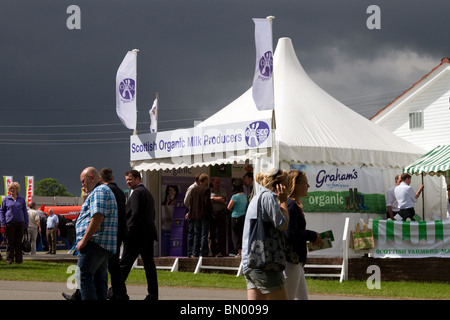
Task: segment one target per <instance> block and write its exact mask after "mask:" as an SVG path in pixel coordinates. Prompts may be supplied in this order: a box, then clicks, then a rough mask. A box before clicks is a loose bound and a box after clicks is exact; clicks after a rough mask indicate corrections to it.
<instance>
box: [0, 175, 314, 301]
mask: <svg viewBox="0 0 450 320" xmlns="http://www.w3.org/2000/svg"><path fill="white" fill-rule="evenodd" d="M255 180H256V182H257V183H258V184H259V185H260V188H259V191H258V192H257V193H256V192H254V191H255V189H254V188H253V174H252V173H251V172H249V173H247V174H246V175H245V176H244V178H243V179H237V180H234V181H233V186H232V188H233V195H232V196H231V197H230V198H229V199H228V195H227V194H226V191H225V190H224V189H223V188H221V187H220V180H219V179H218V178H213V179H212V181H211V182H212V185H211V187H210V179H209V176H208V175H207V174H200V175H198V176H197V177H196V181H195V183H193V184H192V185H191V186H190V187H189V188H188V190H187V192H186V196H185V199H184V201H185V204H186V207H187V208H188V211H187V214H186V218H187V219H188V220H189V234H188V254H189V255H191V256H194V257H197V256H210V255H211V254H210V252H211V253H212V254H213V255H214V256H218V257H220V256H223V255H224V254H226V253H227V252H226V249H225V248H226V246H225V243H224V241H225V238H226V237H225V236H224V229H223V228H225V227H226V225H227V222H226V221H227V220H226V219H227V214H230V217H229V218H230V219H231V229H232V240H233V246H234V248H235V250H236V257H238V258H240V259H242V264H243V273H244V276H245V279H246V283H247V296H248V299H307V298H308V294H307V288H306V282H305V276H304V270H303V266H304V264H305V262H306V255H307V249H306V242H307V241H310V242H314V243H315V244H320V242H321V238H320V236H319V234H318V233H317V232H315V231H311V230H307V229H306V219H305V215H304V212H303V206H302V201H301V198H303V197H306V195H307V192H308V188H309V184H308V179H307V177H306V175H305V173H304V172H302V171H299V170H290V171H289V172H287V171H284V170H281V169H272V170H269V171H267V172H265V173H258V175H257V176H256V177H255ZM80 181H81V185H82V190H83V193H84V198H85V200H84V203H83V205H82V206H81V210H80V214H79V216H78V218H77V220H76V226H75V227H76V250H77V251H78V252H79V258H78V263H77V265H78V268H77V272H76V276H75V279H76V282H77V285H78V289H77V290H76V291H75V293H73V294H72V295H67V294H63V295H64V296H65V297H66V298H67V299H72V300H74V299H75V300H76V299H83V300H94V299H98V300H105V299H112V300H127V299H128V295H127V290H126V285H125V281H126V279H127V277H128V275H129V272H130V270H131V268H132V266H133V264H134V262H135V261H136V259H137V257H138V256H139V255H140V256H141V258H142V261H143V264H144V269H145V275H146V278H147V291H148V295H147V299H149V300H156V299H158V281H157V273H156V266H155V262H154V258H153V256H154V252H153V247H154V246H153V244H154V241H155V240H157V231H156V226H155V202H154V199H153V197H152V195H151V193H150V192H149V191H148V190H147V188H146V187H145V186H144V185H143V184H142V182H141V176H140V173H139V172H138V171H136V170H130V171H128V172H126V174H125V181H126V183H127V185H128V187H129V188H130V189H131V190H132V193H131V195H130V197H129V198H128V201H126V200H125V196H124V194H123V191H121V190H120V188H118V187H117V185H116V184H115V182H114V176H113V173H112V170H111V169H109V168H104V169H102V171H101V172H98V171H97V170H96V169H95V168H93V167H88V168H86V169H84V170H83V171H82V172H81V174H80ZM8 191H10V195H9V196H8V197H6V198H5V199H4V201H3V202H2V206H1V208H0V224H1V227H2V228H4V229H5V232H6V235H7V238H8V248H7V261H9V263H12V262H13V261H14V260H15V262H17V263H21V262H22V251H21V250H20V249H19V242H20V241H21V240H22V237H23V232H24V230H25V228H28V227H31V228H36V232H37V230H40V228H41V226H40V225H39V219H36V218H35V217H34V215H35V212H34V211H31V210H34V208H31V210H30V215H29V213H28V212H27V209H26V204H25V201H24V199H23V198H22V197H21V196H20V195H19V194H18V191H19V186H18V184H17V183H12V184H11V186H10V187H9V190H8ZM258 206H259V208H260V209H259V213H258ZM258 214H261V218H262V220H263V221H264V223H265V224H266V226H267V227H266V229H267V230H266V231H267V236H266V239H265V242H266V245H267V246H268V247H270V246H272V247H275V246H277V248H279V251H280V252H279V254H277V259H278V260H277V262H276V264H277V268H272V269H265V268H255V267H253V266H251V265H250V264H249V263H248V261H249V259H248V255H249V250H250V246H249V237H250V231H251V230H250V229H251V225H252V221H253V220H254V219H256V217H257V216H258ZM49 216H50V217H51V216H52V214H51V213H49ZM47 221H50V222H48V223H50V225H48V226H47V232H48V237H49V239H52V235H51V233H52V232H53V231H52V230H54V229H57V224H56V222H55V221H57V219H56V220H53V219H47ZM271 242H272V243H271ZM122 245H123V252H122V255H121V257H120V258H119V249H120V247H121V246H122ZM54 251H55V247H54V246H53V245H52V244H49V253H53V252H54ZM108 272H109V274H110V277H111V287H110V288H109V289H108Z"/></svg>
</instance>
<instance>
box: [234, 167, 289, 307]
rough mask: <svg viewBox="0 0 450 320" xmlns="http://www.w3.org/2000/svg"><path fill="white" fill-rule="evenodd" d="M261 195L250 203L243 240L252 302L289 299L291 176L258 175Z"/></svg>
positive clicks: (276, 173) (274, 171) (276, 171)
mask: <svg viewBox="0 0 450 320" xmlns="http://www.w3.org/2000/svg"><path fill="white" fill-rule="evenodd" d="M256 182H257V183H258V184H260V191H259V193H258V194H257V195H255V196H254V197H253V199H252V201H251V202H250V204H249V206H248V209H247V213H246V217H245V223H244V233H243V236H242V264H243V273H244V276H245V278H246V282H247V298H248V299H249V300H285V299H287V295H286V290H285V281H284V275H283V270H284V267H285V263H286V261H285V260H286V256H285V235H284V231H285V230H286V228H287V226H288V223H289V214H288V211H287V204H286V201H287V191H286V184H287V172H285V171H283V170H281V169H271V170H269V171H267V172H266V173H258V175H257V176H256Z"/></svg>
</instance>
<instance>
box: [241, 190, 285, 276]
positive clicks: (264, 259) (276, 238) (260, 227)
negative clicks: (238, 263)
mask: <svg viewBox="0 0 450 320" xmlns="http://www.w3.org/2000/svg"><path fill="white" fill-rule="evenodd" d="M263 193H264V192H263ZM263 193H261V195H260V196H259V199H258V205H257V218H256V219H251V220H250V232H249V241H248V245H249V248H248V260H247V266H248V267H249V268H251V269H259V270H263V271H283V270H284V268H285V264H286V251H285V250H286V249H285V243H286V239H285V235H284V232H282V231H280V230H278V229H277V228H274V226H273V224H272V222H271V221H267V222H265V221H263V219H262V207H261V199H262V194H263Z"/></svg>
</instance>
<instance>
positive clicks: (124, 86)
mask: <svg viewBox="0 0 450 320" xmlns="http://www.w3.org/2000/svg"><path fill="white" fill-rule="evenodd" d="M136 55H137V53H136V52H132V51H128V52H127V54H126V56H125V58H124V59H123V61H122V63H121V64H120V67H119V69H118V70H117V75H116V112H117V116H118V117H119V119H120V120H121V121H122V123H123V124H124V125H125V127H127V128H128V129H132V130H135V129H136V121H137V116H136Z"/></svg>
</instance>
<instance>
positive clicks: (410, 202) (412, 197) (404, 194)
mask: <svg viewBox="0 0 450 320" xmlns="http://www.w3.org/2000/svg"><path fill="white" fill-rule="evenodd" d="M401 180H402V182H401V183H400V185H399V186H398V187H396V188H395V190H394V192H395V197H396V198H397V202H398V207H399V209H400V212H399V214H400V216H401V217H402V218H403V220H406V219H407V218H410V219H411V220H414V218H413V217H414V215H415V214H416V213H415V211H414V203H415V202H416V201H417V198H419V196H420V193H421V192H422V190H423V184H422V185H421V186H420V188H419V191H417V192H416V193H414V190H413V188H412V187H411V186H410V184H411V175H410V174H408V173H403V174H402V177H401Z"/></svg>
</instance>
